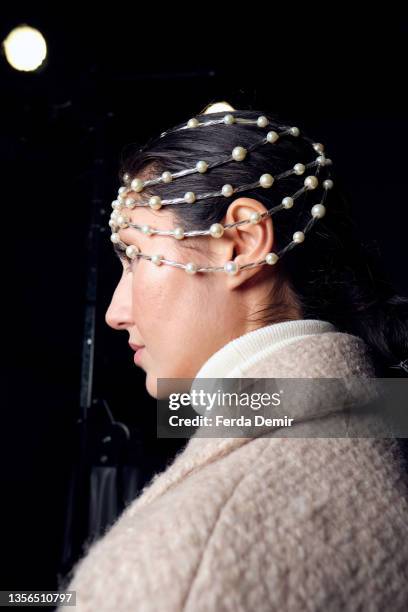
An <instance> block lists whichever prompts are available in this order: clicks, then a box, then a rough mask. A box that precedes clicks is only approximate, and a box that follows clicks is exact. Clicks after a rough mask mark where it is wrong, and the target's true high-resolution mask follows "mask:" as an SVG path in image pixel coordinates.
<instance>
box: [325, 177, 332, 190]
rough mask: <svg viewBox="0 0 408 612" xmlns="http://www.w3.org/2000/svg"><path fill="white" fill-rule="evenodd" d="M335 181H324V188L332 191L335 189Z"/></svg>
mask: <svg viewBox="0 0 408 612" xmlns="http://www.w3.org/2000/svg"><path fill="white" fill-rule="evenodd" d="M333 185H334V183H333V181H332V180H331V179H326V180H325V181H323V187H324V188H325V189H326V190H327V189H332V188H333Z"/></svg>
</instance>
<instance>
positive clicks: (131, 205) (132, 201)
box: [125, 198, 136, 208]
mask: <svg viewBox="0 0 408 612" xmlns="http://www.w3.org/2000/svg"><path fill="white" fill-rule="evenodd" d="M125 206H126V207H127V208H134V207H135V206H136V200H135V199H134V198H126V200H125Z"/></svg>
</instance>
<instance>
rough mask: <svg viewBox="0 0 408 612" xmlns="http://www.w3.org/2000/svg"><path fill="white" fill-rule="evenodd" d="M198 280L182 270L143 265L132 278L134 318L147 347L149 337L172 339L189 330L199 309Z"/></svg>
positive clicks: (140, 264)
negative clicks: (187, 327)
mask: <svg viewBox="0 0 408 612" xmlns="http://www.w3.org/2000/svg"><path fill="white" fill-rule="evenodd" d="M186 276H187V278H186ZM194 280H195V279H193V278H191V277H190V276H188V275H186V272H184V270H181V269H179V268H174V267H171V266H167V265H165V264H162V265H161V266H156V265H154V264H152V263H151V262H150V261H140V262H139V265H138V266H137V268H136V269H135V270H134V272H133V274H132V302H133V317H134V321H135V323H136V325H137V326H138V328H139V330H140V332H141V333H142V335H143V334H145V337H144V340H145V341H146V343H147V342H148V336H151V337H152V336H156V335H157V337H162V338H163V339H165V338H166V339H168V336H169V335H171V334H172V333H173V332H176V331H177V333H178V334H179V333H180V330H179V329H178V328H179V327H181V328H183V327H184V328H186V322H188V321H190V320H191V315H192V313H194V312H196V311H197V307H198V304H197V300H199V297H198V295H197V290H198V287H197V286H195V283H194Z"/></svg>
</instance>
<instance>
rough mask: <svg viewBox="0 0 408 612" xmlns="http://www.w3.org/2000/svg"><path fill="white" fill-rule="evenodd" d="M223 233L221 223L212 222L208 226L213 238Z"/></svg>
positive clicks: (219, 236)
mask: <svg viewBox="0 0 408 612" xmlns="http://www.w3.org/2000/svg"><path fill="white" fill-rule="evenodd" d="M223 233H224V226H223V225H221V223H213V224H212V226H211V227H210V234H211V236H212V237H213V238H221V236H222V235H223Z"/></svg>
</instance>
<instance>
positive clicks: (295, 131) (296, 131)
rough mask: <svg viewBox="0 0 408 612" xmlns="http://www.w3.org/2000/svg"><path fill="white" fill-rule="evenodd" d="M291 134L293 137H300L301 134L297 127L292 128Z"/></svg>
mask: <svg viewBox="0 0 408 612" xmlns="http://www.w3.org/2000/svg"><path fill="white" fill-rule="evenodd" d="M289 132H290V134H292V136H299V134H300V130H299V128H297V127H291V128H290V130H289Z"/></svg>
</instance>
